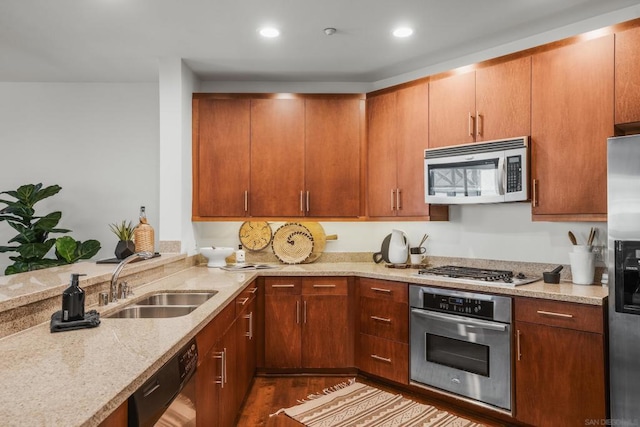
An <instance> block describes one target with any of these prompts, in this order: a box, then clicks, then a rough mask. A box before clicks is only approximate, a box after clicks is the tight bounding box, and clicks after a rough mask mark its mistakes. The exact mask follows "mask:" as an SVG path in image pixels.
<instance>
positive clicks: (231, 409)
mask: <svg viewBox="0 0 640 427" xmlns="http://www.w3.org/2000/svg"><path fill="white" fill-rule="evenodd" d="M257 291H258V287H257V286H256V285H255V283H253V284H251V285H250V286H249V287H247V289H246V290H245V291H243V293H242V294H241V295H240V296H238V297H237V298H236V299H235V301H234V303H232V304H229V305H227V306H226V307H225V308H224V309H223V310H222V312H221V313H220V314H218V315H217V316H216V317H215V318H214V319H213V320H212V321H211V322H210V323H209V324H208V325H207V326H205V328H204V329H203V330H202V331H201V332H200V333H199V334H198V335H196V342H197V344H198V369H197V371H196V393H197V396H198V399H197V401H196V405H197V412H196V417H197V420H196V421H197V424H198V425H206V426H221V427H227V426H233V425H234V422H235V419H236V416H237V414H238V410H239V409H240V405H241V404H242V402H243V400H244V397H245V395H246V393H247V391H248V389H249V386H250V384H251V381H252V379H253V375H254V373H255V366H256V345H255V342H256V336H255V335H253V332H254V331H255V330H256V328H255V319H256V317H254V316H257V315H258V314H257V313H256V298H255V294H256V292H257Z"/></svg>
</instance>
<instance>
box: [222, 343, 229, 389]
mask: <svg viewBox="0 0 640 427" xmlns="http://www.w3.org/2000/svg"><path fill="white" fill-rule="evenodd" d="M222 366H223V369H222V374H223V375H224V384H226V383H227V379H228V378H227V348H226V347H225V348H224V349H223V351H222Z"/></svg>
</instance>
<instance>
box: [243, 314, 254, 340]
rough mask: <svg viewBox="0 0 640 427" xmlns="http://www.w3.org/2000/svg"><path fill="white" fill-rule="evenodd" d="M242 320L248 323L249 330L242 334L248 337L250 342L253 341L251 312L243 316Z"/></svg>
mask: <svg viewBox="0 0 640 427" xmlns="http://www.w3.org/2000/svg"><path fill="white" fill-rule="evenodd" d="M244 318H245V319H247V320H248V321H249V330H248V331H247V332H245V333H244V336H245V337H249V339H250V340H252V339H253V311H252V312H251V313H249V314H245V315H244Z"/></svg>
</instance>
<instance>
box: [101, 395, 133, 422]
mask: <svg viewBox="0 0 640 427" xmlns="http://www.w3.org/2000/svg"><path fill="white" fill-rule="evenodd" d="M128 411H129V401H128V400H125V401H124V403H123V404H122V405H120V406H118V408H117V409H116V410H115V411H113V412H112V413H111V415H109V416H108V417H107V418H105V419H104V420H103V421H102V422H101V423H100V424H99V425H98V427H122V426H126V425H127V423H128V422H129V412H128Z"/></svg>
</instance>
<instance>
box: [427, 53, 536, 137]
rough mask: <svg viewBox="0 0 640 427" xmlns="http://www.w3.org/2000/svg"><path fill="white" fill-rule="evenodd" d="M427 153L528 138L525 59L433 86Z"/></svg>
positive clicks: (528, 73) (527, 60) (528, 75)
mask: <svg viewBox="0 0 640 427" xmlns="http://www.w3.org/2000/svg"><path fill="white" fill-rule="evenodd" d="M429 91H430V93H429V147H431V148H435V147H445V146H450V145H459V144H468V143H473V142H478V141H489V140H495V139H503V138H511V137H516V136H523V135H529V134H530V132H531V57H528V56H527V57H523V58H519V59H514V60H511V61H508V62H503V63H500V64H496V65H492V66H489V67H484V68H479V69H477V70H475V71H470V72H466V73H463V74H456V75H453V76H450V77H446V78H442V79H438V80H433V81H432V82H431V83H430V84H429Z"/></svg>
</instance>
